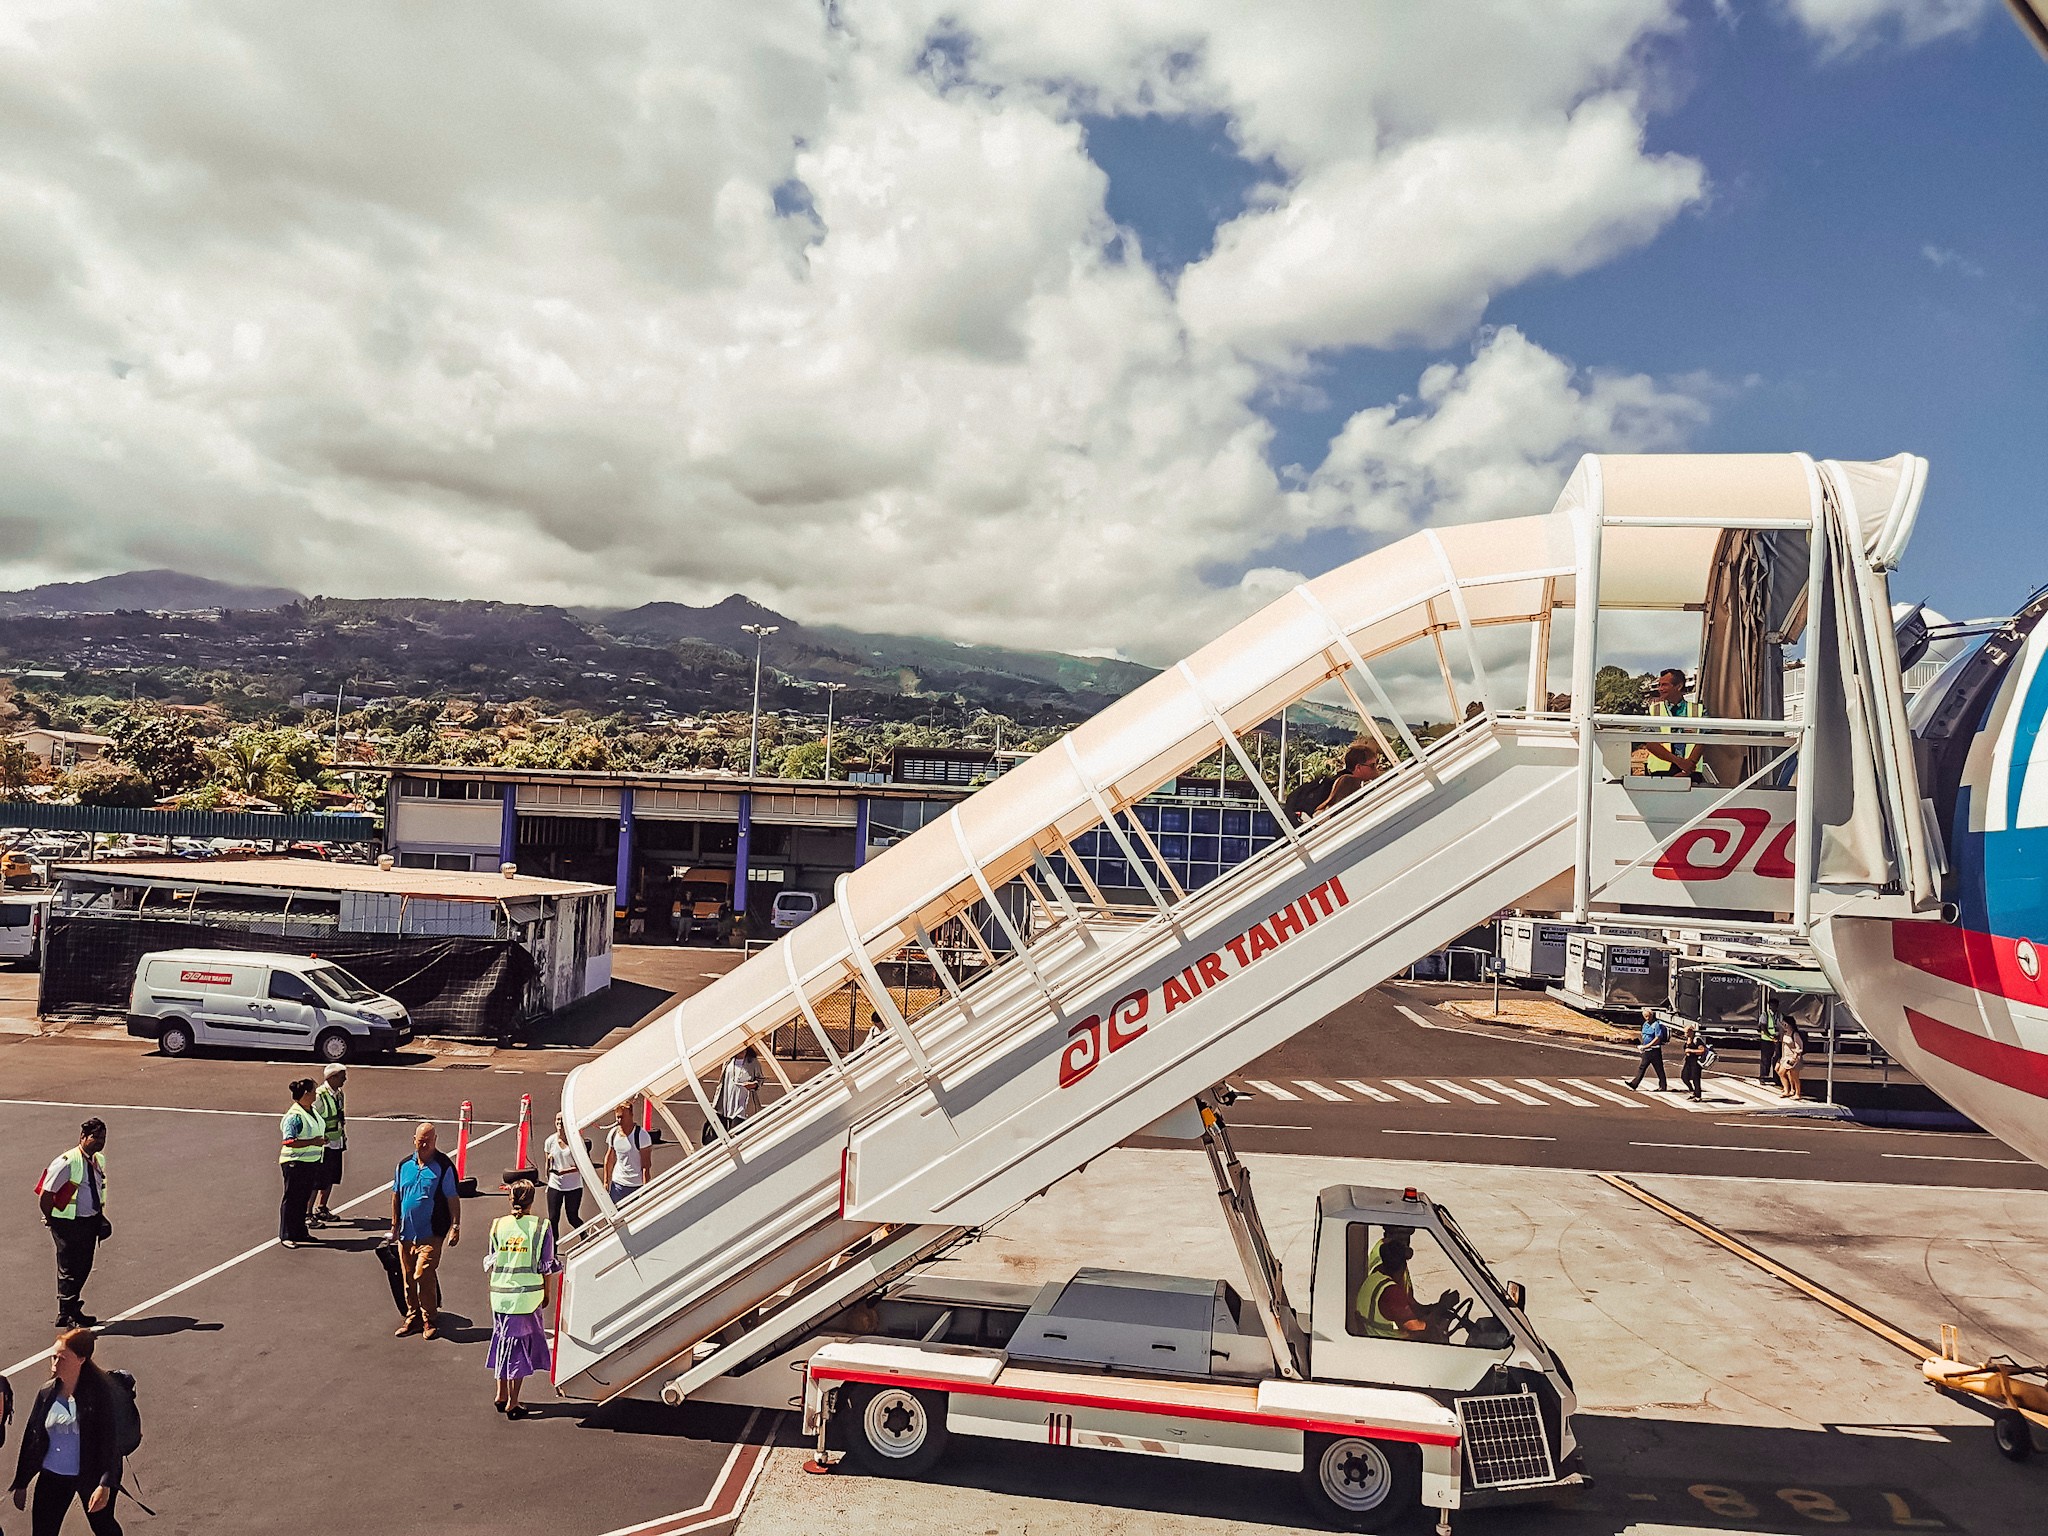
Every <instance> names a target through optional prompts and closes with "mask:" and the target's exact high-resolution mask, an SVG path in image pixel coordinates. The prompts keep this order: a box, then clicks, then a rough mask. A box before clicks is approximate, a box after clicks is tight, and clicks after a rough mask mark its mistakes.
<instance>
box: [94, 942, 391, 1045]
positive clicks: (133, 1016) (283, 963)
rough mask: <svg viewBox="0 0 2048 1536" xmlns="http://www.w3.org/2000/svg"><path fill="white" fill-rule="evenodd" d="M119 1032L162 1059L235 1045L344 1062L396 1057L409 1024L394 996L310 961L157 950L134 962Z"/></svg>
mask: <svg viewBox="0 0 2048 1536" xmlns="http://www.w3.org/2000/svg"><path fill="white" fill-rule="evenodd" d="M128 1033H129V1034H131V1035H140V1036H141V1037H142V1038H143V1039H145V1040H154V1041H155V1042H156V1043H157V1049H158V1050H160V1051H162V1052H163V1053H164V1054H165V1055H166V1056H183V1055H185V1054H186V1053H188V1052H189V1051H190V1050H191V1049H192V1047H193V1046H195V1045H239V1046H249V1047H257V1048H261V1049H263V1050H287V1051H311V1052H312V1053H313V1054H314V1055H315V1056H317V1057H319V1058H320V1059H321V1060H322V1061H349V1060H352V1059H353V1058H355V1057H357V1056H366V1055H372V1054H376V1053H383V1052H390V1051H395V1050H397V1049H398V1048H399V1047H400V1046H401V1045H404V1044H405V1043H406V1042H407V1041H409V1040H411V1039H412V1020H411V1018H409V1017H408V1016H407V1014H406V1011H405V1006H404V1004H402V1003H400V1002H399V1001H398V1000H397V999H396V998H392V997H386V996H385V995H384V994H383V993H381V992H377V991H373V990H371V989H370V988H369V987H366V986H364V985H363V984H362V983H361V982H360V981H358V980H356V978H355V977H353V976H351V975H349V973H348V972H347V971H345V970H343V969H342V968H341V967H340V966H338V965H336V964H335V963H334V962H333V961H331V960H322V959H319V958H318V957H317V956H315V957H310V958H309V957H308V956H305V955H271V954H261V953H253V952H250V951H247V950H238V949H162V950H158V951H156V952H155V953H154V954H148V955H144V956H143V957H142V958H141V960H139V961H137V962H136V966H135V990H134V992H133V993H132V995H131V996H130V997H129V1000H128Z"/></svg>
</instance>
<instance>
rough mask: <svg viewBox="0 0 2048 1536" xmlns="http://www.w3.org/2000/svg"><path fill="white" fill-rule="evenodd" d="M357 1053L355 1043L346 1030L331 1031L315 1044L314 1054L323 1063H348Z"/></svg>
mask: <svg viewBox="0 0 2048 1536" xmlns="http://www.w3.org/2000/svg"><path fill="white" fill-rule="evenodd" d="M355 1053H356V1046H355V1041H354V1040H352V1039H350V1038H349V1033H348V1031H347V1030H345V1029H330V1030H328V1031H326V1032H325V1033H324V1034H322V1035H321V1036H320V1038H319V1039H318V1040H316V1041H314V1042H313V1054H314V1055H315V1056H318V1057H319V1058H320V1059H321V1060H322V1061H347V1060H348V1059H349V1058H350V1057H351V1056H353V1055H355Z"/></svg>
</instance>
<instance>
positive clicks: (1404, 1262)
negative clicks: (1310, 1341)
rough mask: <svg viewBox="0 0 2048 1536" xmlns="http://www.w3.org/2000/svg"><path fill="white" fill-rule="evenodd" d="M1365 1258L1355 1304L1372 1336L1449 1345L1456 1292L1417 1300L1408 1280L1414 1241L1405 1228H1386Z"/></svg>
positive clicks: (1367, 1330) (1447, 1292) (1366, 1329)
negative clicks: (1362, 1281) (1425, 1299)
mask: <svg viewBox="0 0 2048 1536" xmlns="http://www.w3.org/2000/svg"><path fill="white" fill-rule="evenodd" d="M1384 1231H1385V1236H1383V1237H1382V1238H1381V1239H1380V1240H1379V1241H1378V1242H1377V1243H1375V1244H1373V1247H1372V1251H1371V1253H1370V1254H1368V1255H1367V1257H1366V1263H1365V1283H1364V1284H1363V1285H1361V1286H1359V1288H1358V1296H1357V1299H1356V1302H1355V1303H1354V1304H1355V1305H1356V1306H1357V1308H1358V1315H1359V1317H1360V1318H1361V1319H1363V1320H1364V1323H1365V1331H1366V1333H1367V1335H1368V1336H1369V1337H1372V1338H1376V1339H1407V1340H1409V1341H1411V1342H1413V1343H1418V1344H1447V1343H1449V1342H1450V1330H1449V1326H1448V1320H1449V1314H1450V1312H1451V1311H1452V1309H1453V1308H1455V1307H1456V1306H1457V1304H1458V1293H1457V1292H1456V1291H1445V1292H1444V1293H1443V1295H1441V1296H1439V1297H1438V1298H1437V1299H1436V1301H1435V1302H1434V1303H1431V1304H1428V1305H1425V1304H1423V1303H1421V1302H1418V1301H1417V1300H1416V1299H1415V1291H1414V1288H1413V1286H1412V1285H1410V1283H1409V1279H1408V1261H1409V1260H1410V1259H1411V1258H1412V1257H1413V1256H1414V1252H1415V1240H1414V1238H1413V1237H1412V1236H1411V1235H1410V1234H1409V1231H1408V1229H1407V1228H1406V1227H1387V1228H1385V1229H1384Z"/></svg>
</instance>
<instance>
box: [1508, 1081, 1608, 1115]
mask: <svg viewBox="0 0 2048 1536" xmlns="http://www.w3.org/2000/svg"><path fill="white" fill-rule="evenodd" d="M1515 1081H1516V1082H1518V1083H1521V1084H1523V1085H1524V1086H1525V1087H1529V1088H1534V1089H1535V1090H1536V1091H1537V1092H1538V1093H1547V1094H1549V1095H1550V1096H1551V1097H1552V1098H1554V1099H1563V1100H1564V1101H1565V1103H1567V1104H1569V1105H1571V1106H1572V1108H1574V1109H1591V1108H1592V1107H1593V1101H1592V1100H1591V1099H1582V1098H1580V1097H1579V1096H1578V1095H1577V1094H1576V1093H1567V1092H1566V1091H1565V1090H1564V1089H1562V1088H1560V1087H1558V1086H1557V1084H1555V1083H1546V1082H1544V1081H1543V1079H1542V1078H1540V1077H1518V1078H1516V1079H1515Z"/></svg>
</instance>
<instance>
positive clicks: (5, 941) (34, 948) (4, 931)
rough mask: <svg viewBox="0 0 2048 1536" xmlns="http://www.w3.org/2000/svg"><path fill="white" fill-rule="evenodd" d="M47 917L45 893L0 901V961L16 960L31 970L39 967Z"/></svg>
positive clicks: (47, 907) (48, 914)
mask: <svg viewBox="0 0 2048 1536" xmlns="http://www.w3.org/2000/svg"><path fill="white" fill-rule="evenodd" d="M49 917H50V898H49V897H48V896H47V895H45V894H41V893H38V894H37V895H34V896H10V897H8V898H6V899H5V900H0V961H7V960H13V961H17V962H19V963H22V964H25V965H27V966H28V968H29V969H30V970H34V969H35V968H36V967H37V966H38V965H40V964H41V963H42V959H43V925H44V924H45V923H46V922H48V921H49Z"/></svg>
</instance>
